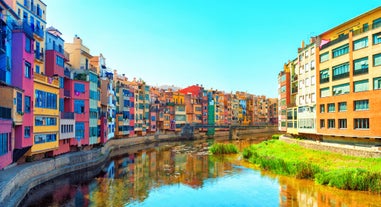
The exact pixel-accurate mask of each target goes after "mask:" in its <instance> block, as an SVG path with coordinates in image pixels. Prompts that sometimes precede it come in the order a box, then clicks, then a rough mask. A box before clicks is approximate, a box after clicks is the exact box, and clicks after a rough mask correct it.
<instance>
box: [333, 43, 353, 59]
mask: <svg viewBox="0 0 381 207" xmlns="http://www.w3.org/2000/svg"><path fill="white" fill-rule="evenodd" d="M348 52H349V44H345V45H342V46H340V47H338V48H335V49H333V50H332V58H335V57H339V56H342V55H345V54H347V53H348Z"/></svg>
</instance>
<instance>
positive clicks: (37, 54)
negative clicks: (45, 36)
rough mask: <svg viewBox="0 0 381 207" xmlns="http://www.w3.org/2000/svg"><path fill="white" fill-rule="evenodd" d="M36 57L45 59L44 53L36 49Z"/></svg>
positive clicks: (41, 59)
mask: <svg viewBox="0 0 381 207" xmlns="http://www.w3.org/2000/svg"><path fill="white" fill-rule="evenodd" d="M34 57H35V58H36V59H37V60H40V61H43V60H44V53H43V52H40V51H37V50H35V51H34Z"/></svg>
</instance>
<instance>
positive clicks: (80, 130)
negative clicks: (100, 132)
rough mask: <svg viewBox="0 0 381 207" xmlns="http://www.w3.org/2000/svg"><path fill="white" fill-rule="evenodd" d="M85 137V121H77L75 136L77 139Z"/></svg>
mask: <svg viewBox="0 0 381 207" xmlns="http://www.w3.org/2000/svg"><path fill="white" fill-rule="evenodd" d="M84 137H85V123H84V122H76V123H75V138H76V139H77V140H79V139H83V138H84Z"/></svg>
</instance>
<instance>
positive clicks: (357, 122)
mask: <svg viewBox="0 0 381 207" xmlns="http://www.w3.org/2000/svg"><path fill="white" fill-rule="evenodd" d="M353 125H354V128H355V129H369V118H361V119H354V121H353Z"/></svg>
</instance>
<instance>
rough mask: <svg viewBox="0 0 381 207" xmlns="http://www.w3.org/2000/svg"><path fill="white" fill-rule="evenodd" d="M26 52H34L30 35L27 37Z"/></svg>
mask: <svg viewBox="0 0 381 207" xmlns="http://www.w3.org/2000/svg"><path fill="white" fill-rule="evenodd" d="M25 52H27V53H31V52H32V41H31V40H30V39H29V37H25Z"/></svg>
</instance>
